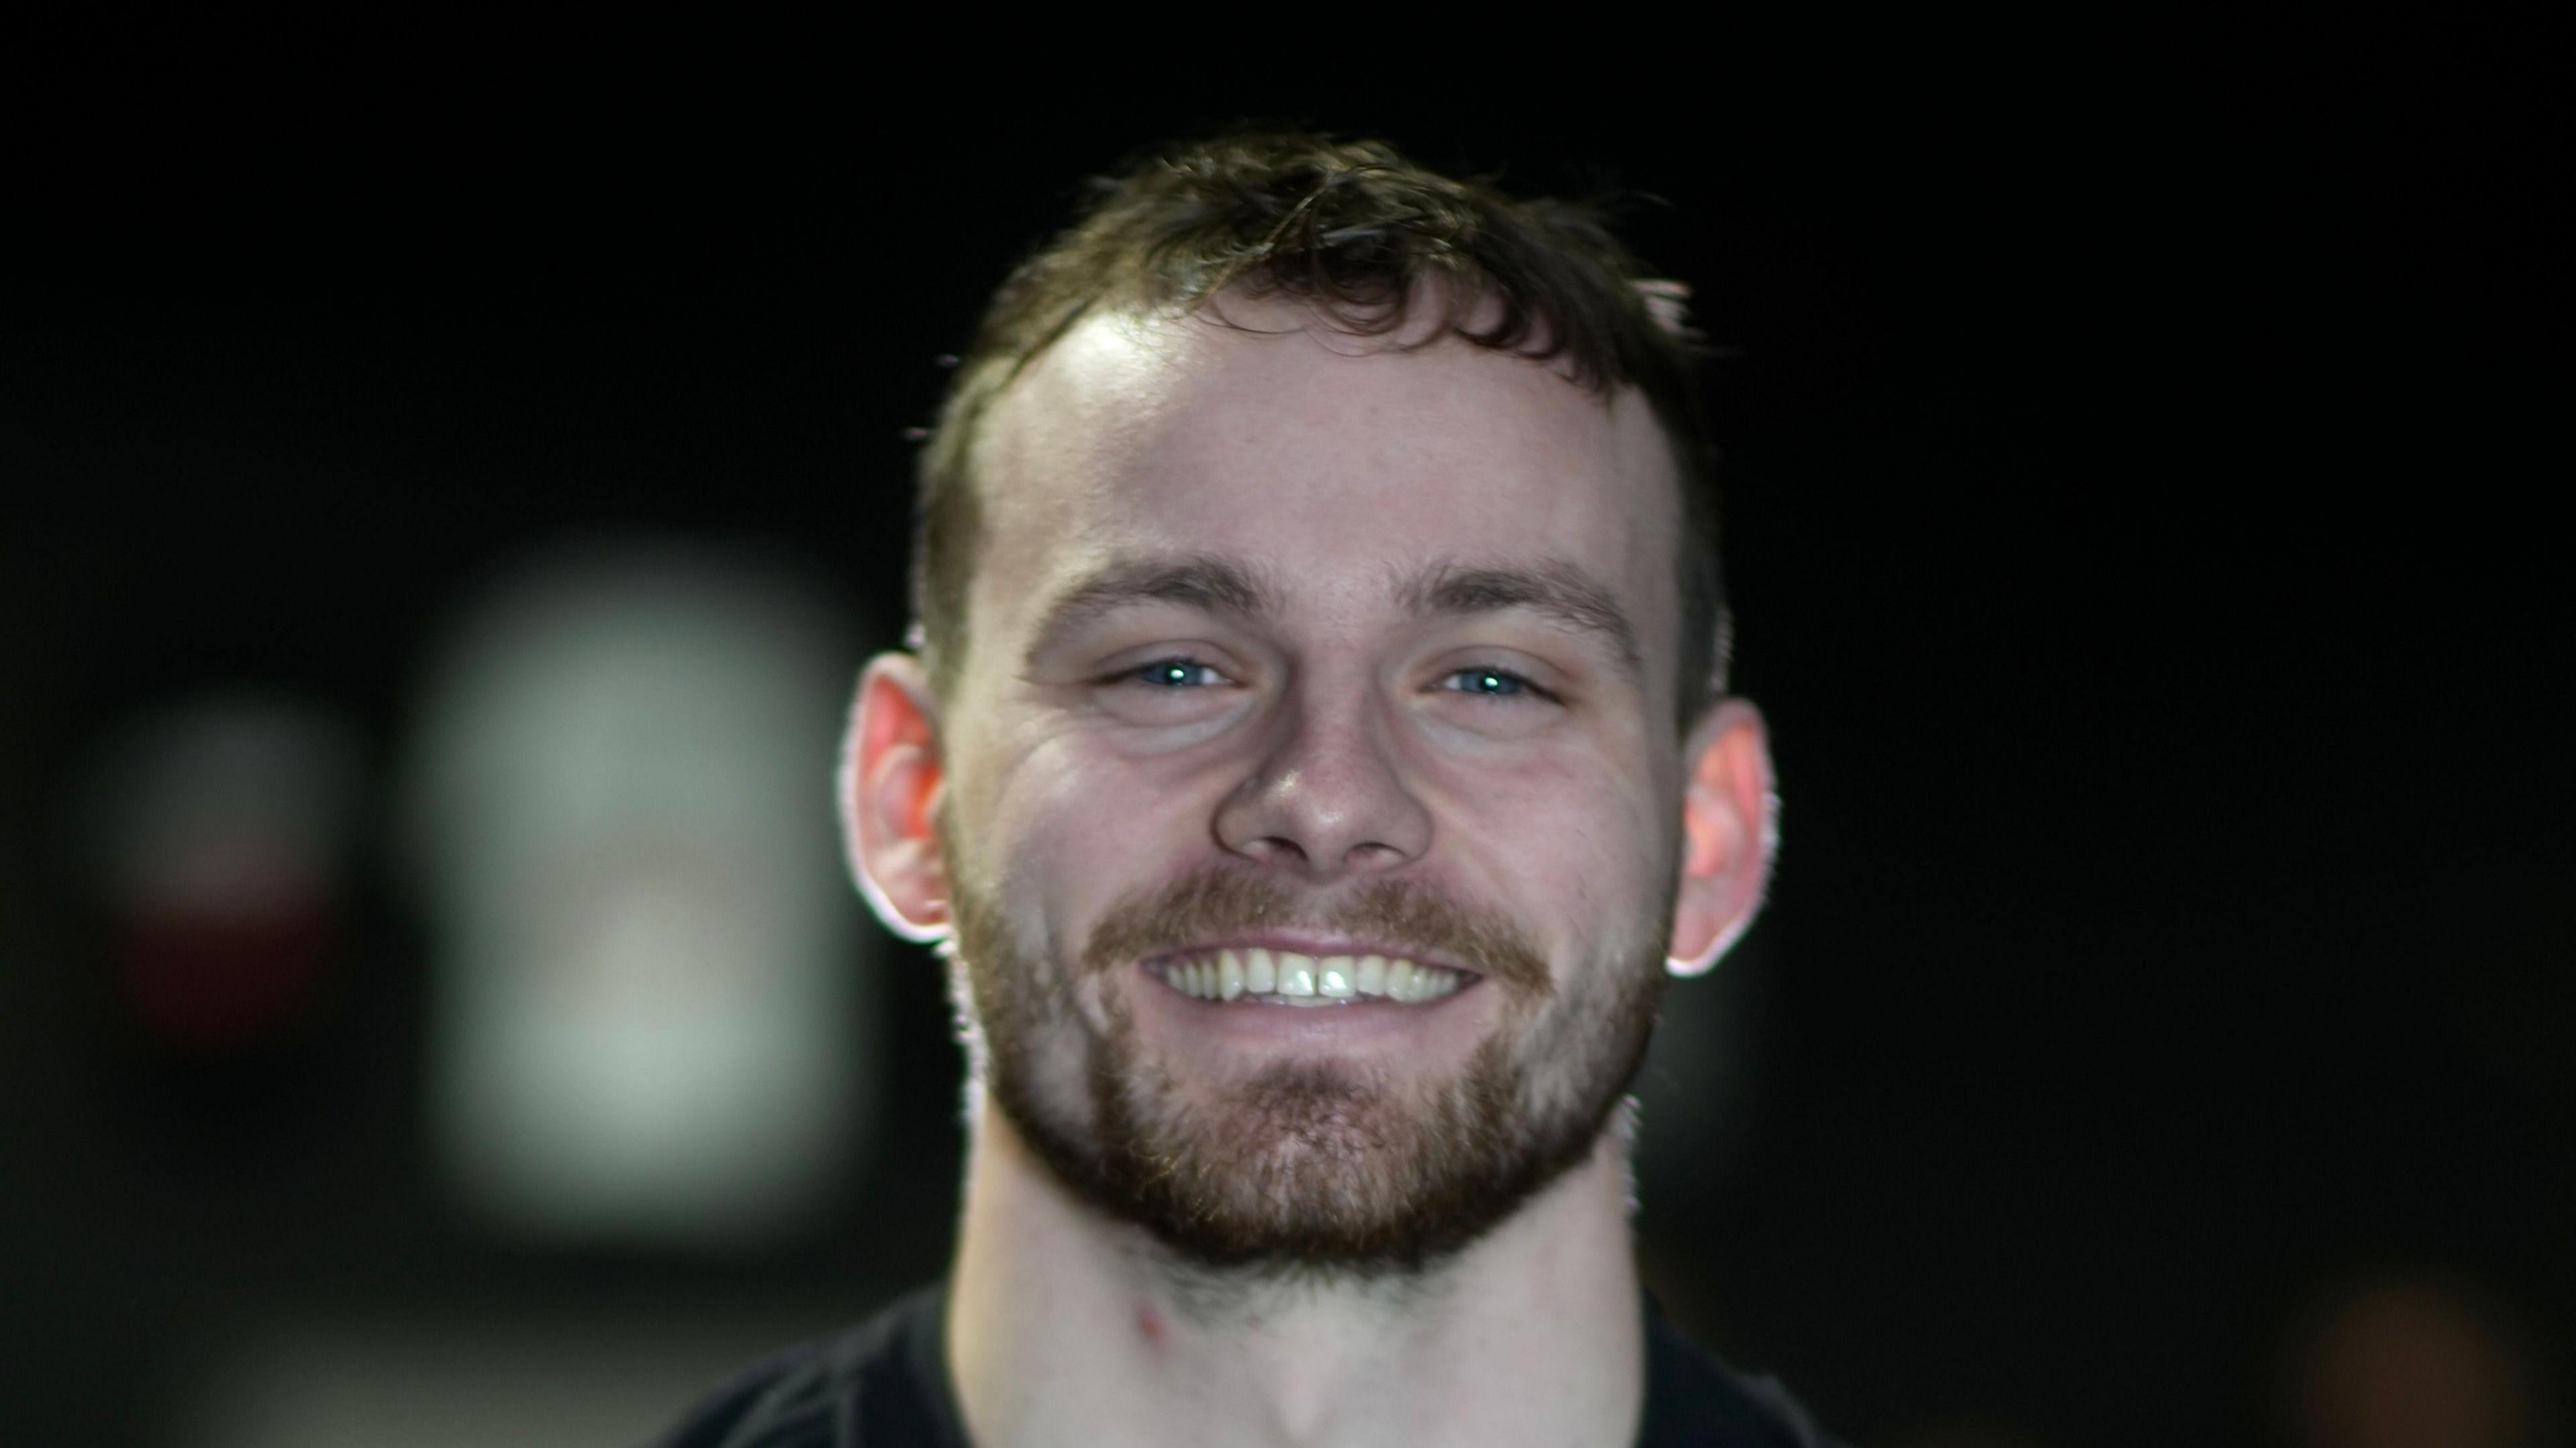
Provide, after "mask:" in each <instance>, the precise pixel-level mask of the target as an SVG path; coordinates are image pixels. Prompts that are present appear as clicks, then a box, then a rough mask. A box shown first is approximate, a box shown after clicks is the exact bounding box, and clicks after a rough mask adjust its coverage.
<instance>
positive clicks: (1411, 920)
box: [1080, 866, 1550, 996]
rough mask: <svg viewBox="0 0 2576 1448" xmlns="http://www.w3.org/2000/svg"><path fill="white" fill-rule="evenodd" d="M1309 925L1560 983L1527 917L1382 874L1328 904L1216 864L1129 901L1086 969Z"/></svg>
mask: <svg viewBox="0 0 2576 1448" xmlns="http://www.w3.org/2000/svg"><path fill="white" fill-rule="evenodd" d="M1271 929H1300V930H1311V931H1315V932H1318V933H1328V934H1333V935H1348V936H1353V937H1356V938H1358V939H1362V940H1367V941H1372V942H1375V943H1377V944H1379V945H1380V946H1382V947H1385V948H1388V949H1389V952H1390V953H1393V954H1404V955H1410V956H1413V957H1415V958H1417V959H1430V960H1439V961H1447V962H1450V963H1452V964H1455V965H1461V966H1464V967H1466V968H1467V969H1469V970H1472V971H1474V972H1476V973H1477V974H1479V975H1482V976H1484V977H1485V978H1486V979H1488V980H1490V981H1492V982H1494V983H1495V984H1497V985H1500V986H1502V987H1504V988H1505V989H1507V990H1510V991H1512V992H1513V993H1515V994H1520V995H1530V996H1542V995H1545V994H1547V992H1548V991H1549V989H1550V982H1549V977H1548V969H1547V957H1546V956H1545V955H1543V954H1541V953H1540V951H1539V949H1538V947H1537V945H1536V944H1534V943H1533V942H1532V941H1531V939H1530V936H1529V933H1528V932H1527V931H1525V930H1523V929H1522V928H1521V927H1520V925H1519V924H1518V922H1516V921H1513V920H1512V919H1510V918H1509V917H1507V916H1505V915H1503V914H1501V913H1500V912H1497V911H1492V910H1485V909H1481V908H1478V907H1474V906H1470V905H1467V904H1464V903H1462V902H1460V901H1457V900H1454V899H1451V898H1450V897H1449V896H1447V895H1443V894H1440V893H1439V892H1437V891H1434V890H1432V889H1431V888H1429V887H1428V886H1425V885H1422V884H1420V883H1417V882H1415V881H1411V880H1377V881H1373V882H1371V883H1370V884H1368V885H1367V886H1365V887H1363V888H1361V889H1360V890H1359V891H1358V892H1356V893H1355V894H1353V895H1351V896H1350V897H1349V898H1347V899H1345V900H1343V901H1341V902H1339V903H1337V904H1333V905H1329V906H1324V907H1320V908H1319V907H1318V906H1317V905H1316V904H1314V903H1313V902H1311V901H1309V900H1307V899H1305V898H1302V897H1300V896H1299V895H1297V894H1296V893H1294V892H1292V891H1291V890H1289V889H1288V888H1287V886H1285V885H1284V884H1282V883H1281V882H1280V881H1278V880H1277V879H1274V878H1273V877H1271V876H1268V875H1263V874H1257V873H1253V872H1250V871H1246V870H1240V869H1229V868H1225V867H1221V866H1212V867H1208V868H1205V869H1201V870H1197V871H1194V872H1192V873H1190V874H1188V875H1184V876H1182V877H1181V878H1179V879H1177V880H1174V881H1171V882H1169V883H1168V884H1163V885H1158V886H1149V887H1147V888H1145V889H1142V890H1139V891H1137V892H1135V893H1134V894H1131V895H1129V896H1127V897H1126V898H1125V899H1122V900H1120V901H1119V902H1118V903H1117V904H1116V905H1114V906H1112V907H1110V910H1109V913H1108V914H1106V915H1104V916H1102V917H1101V920H1100V923H1099V924H1098V925H1097V926H1095V927H1093V929H1092V932H1091V938H1090V940H1089V941H1088V942H1086V943H1085V945H1084V947H1083V951H1082V959H1081V962H1080V969H1081V973H1082V974H1083V975H1084V976H1085V977H1090V976H1095V975H1099V974H1102V973H1104V972H1107V971H1111V970H1116V969H1118V968H1119V967H1121V966H1123V965H1125V964H1127V963H1128V962H1131V961H1135V960H1139V959H1142V958H1144V957H1147V956H1152V955H1161V954H1165V953H1168V952H1170V951H1174V950H1179V949H1182V948H1184V947H1186V946H1190V945H1195V944H1198V943H1199V942H1201V941H1204V940H1206V939H1208V938H1210V937H1212V936H1220V935H1235V934H1242V933H1246V932H1250V931H1256V930H1271Z"/></svg>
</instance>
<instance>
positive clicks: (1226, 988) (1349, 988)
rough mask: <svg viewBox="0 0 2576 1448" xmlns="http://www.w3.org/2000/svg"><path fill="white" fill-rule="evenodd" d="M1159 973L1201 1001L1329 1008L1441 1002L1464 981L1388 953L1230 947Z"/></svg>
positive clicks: (1165, 964) (1163, 965)
mask: <svg viewBox="0 0 2576 1448" xmlns="http://www.w3.org/2000/svg"><path fill="white" fill-rule="evenodd" d="M1153 968H1154V971H1155V973H1156V974H1158V975H1160V976H1162V978H1163V979H1165V980H1167V981H1169V982H1171V984H1172V988H1173V989H1175V990H1178V991H1180V992H1182V993H1183V994H1185V995H1193V996H1197V997H1198V998H1199V999H1200V1000H1207V1001H1230V1000H1240V999H1241V998H1243V997H1245V996H1259V997H1261V998H1262V999H1263V1000H1264V1001H1265V1002H1275V1003H1278V1004H1282V1005H1292V1006H1325V1005H1332V1004H1334V1003H1335V1002H1337V1001H1346V1000H1350V999H1353V998H1354V997H1358V996H1379V997H1383V998H1385V999H1387V1000H1392V1001H1428V1000H1437V999H1439V998H1440V997H1442V996H1445V995H1447V994H1449V993H1450V992H1451V991H1454V990H1456V989H1457V988H1458V987H1459V986H1460V985H1461V984H1462V983H1463V982H1462V979H1461V977H1460V976H1459V974H1458V972H1456V971H1454V970H1450V969H1447V968H1445V967H1442V966H1437V965H1417V964H1415V963H1414V962H1412V961H1410V960H1405V959H1402V958H1401V957H1399V958H1396V959H1392V960H1390V959H1388V958H1387V957H1386V956H1383V955H1324V956H1315V955H1299V954H1298V953H1297V952H1295V951H1293V950H1264V949H1262V948H1261V947H1260V946H1257V945H1256V946H1253V947H1252V948H1251V949H1249V950H1234V949H1225V950H1219V951H1216V952H1214V953H1212V954H1208V955H1192V956H1184V957H1180V958H1177V959H1173V960H1165V961H1161V962H1158V963H1157V964H1156V965H1155V966H1154V967H1153Z"/></svg>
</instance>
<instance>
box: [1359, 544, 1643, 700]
mask: <svg viewBox="0 0 2576 1448" xmlns="http://www.w3.org/2000/svg"><path fill="white" fill-rule="evenodd" d="M1396 598H1397V600H1398V601H1399V602H1401V603H1402V604H1403V606H1404V608H1405V611H1406V612H1408V613H1411V614H1414V615H1415V616H1417V617H1431V616H1435V615H1440V614H1472V613H1491V612H1496V611H1499V610H1502V609H1509V608H1525V609H1528V610H1530V611H1531V612H1533V613H1537V614H1540V615H1543V616H1544V617H1546V618H1547V619H1548V620H1549V621H1551V622H1553V623H1555V624H1556V625H1557V626H1558V627H1560V628H1563V629H1566V630H1567V631H1569V632H1572V633H1575V634H1579V635H1583V636H1585V637H1588V638H1590V639H1592V640H1593V641H1594V642H1595V643H1597V644H1599V645H1601V646H1602V647H1603V648H1606V649H1608V650H1609V652H1610V655H1611V657H1612V658H1614V659H1616V660H1617V661H1618V664H1619V667H1620V668H1621V670H1623V671H1624V672H1625V673H1626V674H1627V675H1628V678H1629V680H1630V681H1631V682H1643V680H1644V678H1645V662H1644V655H1643V654H1642V653H1641V652H1640V651H1639V649H1638V647H1637V629H1636V625H1634V624H1632V623H1630V622H1629V621H1628V613H1627V610H1625V609H1623V608H1621V607H1620V606H1619V600H1618V597H1617V596H1616V595H1615V594H1613V593H1611V592H1610V590H1609V589H1607V588H1604V587H1603V586H1602V585H1601V584H1600V583H1599V582H1598V581H1597V580H1595V579H1594V578H1593V577H1592V575H1591V574H1588V573H1586V572H1584V571H1583V570H1582V569H1580V568H1578V567H1576V566H1575V565H1573V564H1571V563H1568V562H1566V561H1564V560H1563V559H1549V560H1547V561H1545V562H1543V563H1540V564H1538V565H1537V566H1535V567H1527V568H1524V567H1516V566H1503V567H1493V566H1478V565H1470V564H1463V563H1456V562H1448V561H1443V562H1439V563H1434V564H1432V565H1431V566H1429V567H1427V568H1424V569H1422V570H1421V571H1420V572H1418V573H1416V574H1414V575H1413V576H1412V577H1411V578H1409V579H1406V580H1405V581H1403V582H1402V583H1400V584H1399V585H1398V586H1397V588H1396Z"/></svg>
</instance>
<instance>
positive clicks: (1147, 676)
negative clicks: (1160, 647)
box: [1118, 658, 1225, 689]
mask: <svg viewBox="0 0 2576 1448" xmlns="http://www.w3.org/2000/svg"><path fill="white" fill-rule="evenodd" d="M1118 677H1119V679H1121V680H1127V679H1132V680H1134V681H1136V682H1137V683H1140V684H1144V685H1147V686H1149V687H1152V688H1156V689H1196V688H1204V687H1206V686H1207V685H1208V684H1210V683H1216V682H1219V681H1221V680H1223V679H1224V678H1225V676H1224V675H1223V674H1220V673H1218V672H1217V671H1216V666H1215V665H1213V664H1202V663H1200V662H1199V661H1198V660H1196V659H1183V658H1171V659H1156V660H1154V661H1153V662H1152V663H1150V664H1139V665H1137V666H1136V667H1135V668H1132V669H1129V670H1127V671H1126V672H1125V673H1123V674H1120V675H1119V676H1118Z"/></svg>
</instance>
